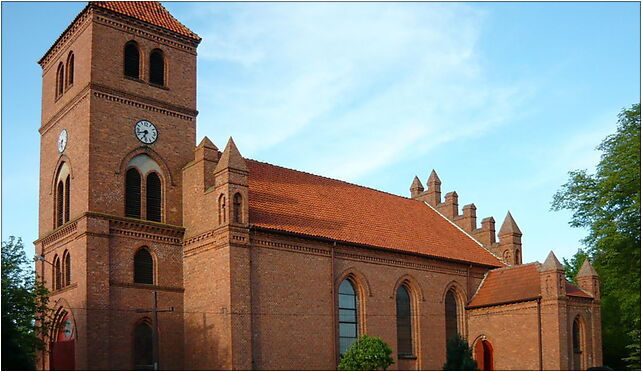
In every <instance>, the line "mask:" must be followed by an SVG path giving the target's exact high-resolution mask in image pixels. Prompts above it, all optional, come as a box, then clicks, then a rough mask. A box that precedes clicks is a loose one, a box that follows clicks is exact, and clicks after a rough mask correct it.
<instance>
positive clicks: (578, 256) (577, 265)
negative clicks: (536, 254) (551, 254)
mask: <svg viewBox="0 0 642 372" xmlns="http://www.w3.org/2000/svg"><path fill="white" fill-rule="evenodd" d="M588 258H589V255H588V253H586V251H584V250H583V249H582V248H579V249H578V250H577V252H576V253H575V254H574V255H573V256H572V257H571V259H570V260H567V259H566V258H562V261H563V262H562V263H563V264H564V272H565V275H566V280H568V281H569V282H571V283H573V284H575V285H577V281H576V280H575V276H576V275H577V273H578V272H579V271H580V269H581V268H582V264H583V263H584V260H586V259H588Z"/></svg>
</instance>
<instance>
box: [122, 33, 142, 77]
mask: <svg viewBox="0 0 642 372" xmlns="http://www.w3.org/2000/svg"><path fill="white" fill-rule="evenodd" d="M124 65H125V66H124V67H125V76H129V77H132V78H135V79H139V78H140V52H139V51H138V45H136V43H135V42H133V41H132V42H129V43H127V45H125V61H124Z"/></svg>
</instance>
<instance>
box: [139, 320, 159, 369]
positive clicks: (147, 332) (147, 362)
mask: <svg viewBox="0 0 642 372" xmlns="http://www.w3.org/2000/svg"><path fill="white" fill-rule="evenodd" d="M152 345H153V344H152V327H151V326H150V325H149V323H148V322H147V321H143V322H141V323H140V324H138V326H136V329H134V370H137V371H150V370H153V369H154V368H153V367H154V361H153V356H152V352H153V351H152V348H153V346H152Z"/></svg>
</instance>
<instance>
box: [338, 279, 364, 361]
mask: <svg viewBox="0 0 642 372" xmlns="http://www.w3.org/2000/svg"><path fill="white" fill-rule="evenodd" d="M357 304H358V298H357V294H356V292H355V290H354V285H353V284H352V282H351V281H350V280H349V279H345V280H344V281H343V282H341V285H340V286H339V353H341V354H343V353H345V352H346V350H348V348H349V347H350V345H352V344H353V343H354V342H355V341H356V340H357V337H359V327H358V322H357V321H358V319H357Z"/></svg>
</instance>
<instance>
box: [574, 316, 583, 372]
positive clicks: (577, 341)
mask: <svg viewBox="0 0 642 372" xmlns="http://www.w3.org/2000/svg"><path fill="white" fill-rule="evenodd" d="M581 327H582V324H581V323H580V317H579V316H577V317H576V318H575V320H573V334H572V336H573V369H574V370H576V371H580V370H583V369H584V367H583V366H582V351H583V350H582V343H583V342H582V341H583V340H582V329H581Z"/></svg>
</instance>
